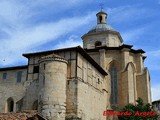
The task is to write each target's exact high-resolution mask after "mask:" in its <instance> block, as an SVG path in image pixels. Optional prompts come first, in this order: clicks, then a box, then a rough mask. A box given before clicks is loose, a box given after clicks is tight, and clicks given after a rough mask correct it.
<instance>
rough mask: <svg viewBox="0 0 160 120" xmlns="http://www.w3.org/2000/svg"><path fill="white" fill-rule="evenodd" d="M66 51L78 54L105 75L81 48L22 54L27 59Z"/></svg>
mask: <svg viewBox="0 0 160 120" xmlns="http://www.w3.org/2000/svg"><path fill="white" fill-rule="evenodd" d="M67 50H75V51H77V52H79V53H80V54H81V55H82V56H83V57H84V58H85V59H87V60H88V61H89V62H90V63H91V64H92V65H93V66H94V67H95V68H96V69H97V70H98V71H99V72H100V73H101V74H103V75H107V73H106V71H105V70H104V69H103V68H102V67H100V66H99V65H98V63H97V62H95V61H94V60H93V59H92V58H91V57H90V56H89V55H88V54H87V52H86V51H85V50H84V49H83V48H81V47H80V46H77V47H71V48H63V49H56V50H49V51H43V52H35V53H25V54H23V56H24V57H27V58H29V57H30V56H36V55H49V54H53V53H55V52H60V51H67Z"/></svg>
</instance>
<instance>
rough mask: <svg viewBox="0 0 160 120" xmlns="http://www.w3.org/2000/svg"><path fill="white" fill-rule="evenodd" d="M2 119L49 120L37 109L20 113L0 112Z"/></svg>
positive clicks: (0, 118)
mask: <svg viewBox="0 0 160 120" xmlns="http://www.w3.org/2000/svg"><path fill="white" fill-rule="evenodd" d="M0 120H47V119H46V118H44V117H42V116H41V115H40V114H39V113H38V112H37V111H33V110H32V111H22V112H18V113H13V112H10V113H0Z"/></svg>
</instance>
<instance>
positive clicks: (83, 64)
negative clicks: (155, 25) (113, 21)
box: [0, 11, 151, 120]
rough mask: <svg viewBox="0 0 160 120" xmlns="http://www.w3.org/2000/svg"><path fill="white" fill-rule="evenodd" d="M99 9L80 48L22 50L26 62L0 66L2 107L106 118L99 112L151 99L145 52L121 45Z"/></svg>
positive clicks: (58, 119)
mask: <svg viewBox="0 0 160 120" xmlns="http://www.w3.org/2000/svg"><path fill="white" fill-rule="evenodd" d="M106 17H107V14H106V13H105V12H103V11H100V12H99V13H97V25H96V27H95V28H93V29H91V30H90V31H89V32H88V33H87V34H85V35H84V36H82V39H83V47H84V48H81V47H80V46H78V47H73V48H65V49H58V50H50V51H44V52H37V53H27V54H23V56H24V57H26V58H28V65H27V66H19V67H11V68H1V69H0V99H1V101H0V112H17V111H22V110H38V112H39V113H41V114H42V115H43V116H44V117H46V118H47V119H50V120H65V119H66V120H74V119H75V120H106V119H107V117H106V116H103V111H105V110H108V109H115V110H117V109H119V108H122V107H123V106H124V105H125V104H127V103H133V104H135V100H136V99H137V98H138V97H141V98H142V99H143V100H144V102H146V103H151V93H150V79H149V72H148V70H147V68H144V66H143V62H144V59H145V57H144V56H143V53H144V51H143V50H141V49H139V50H134V49H132V46H131V45H125V44H123V40H122V37H121V35H120V33H119V32H117V31H115V30H114V29H113V28H112V27H111V26H109V25H108V24H107V21H106Z"/></svg>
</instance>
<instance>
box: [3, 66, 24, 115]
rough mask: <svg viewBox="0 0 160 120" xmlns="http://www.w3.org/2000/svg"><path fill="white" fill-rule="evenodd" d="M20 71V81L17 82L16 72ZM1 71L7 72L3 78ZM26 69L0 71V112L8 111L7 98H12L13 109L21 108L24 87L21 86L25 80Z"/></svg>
mask: <svg viewBox="0 0 160 120" xmlns="http://www.w3.org/2000/svg"><path fill="white" fill-rule="evenodd" d="M19 71H22V78H21V82H17V72H19ZM3 73H7V78H6V79H3V77H2V76H3ZM26 76H27V70H26V69H17V70H7V71H1V72H0V100H1V101H0V112H8V108H7V107H8V106H7V100H8V99H12V100H13V102H14V108H13V111H14V112H16V111H19V110H21V109H22V104H21V103H22V102H21V100H22V98H23V97H24V95H25V90H26V88H25V87H24V86H23V85H24V83H25V81H26Z"/></svg>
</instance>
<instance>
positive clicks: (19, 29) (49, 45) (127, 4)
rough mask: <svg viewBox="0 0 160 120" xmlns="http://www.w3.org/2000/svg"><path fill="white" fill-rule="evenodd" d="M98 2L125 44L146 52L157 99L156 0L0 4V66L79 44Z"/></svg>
mask: <svg viewBox="0 0 160 120" xmlns="http://www.w3.org/2000/svg"><path fill="white" fill-rule="evenodd" d="M101 2H103V3H104V10H105V11H106V12H107V13H108V24H110V25H111V26H112V27H113V28H114V29H116V30H117V31H119V32H120V33H121V35H122V38H123V40H124V43H125V44H131V45H134V48H135V49H139V48H141V49H143V50H145V51H146V53H145V55H146V56H147V59H146V60H145V66H147V67H148V69H149V71H150V75H151V87H152V98H153V99H152V100H157V99H160V40H159V38H160V12H159V11H160V0H143V1H142V0H26V1H25V0H0V45H1V47H0V67H8V66H16V65H24V64H27V59H25V58H24V57H23V56H22V54H23V53H28V52H36V51H43V50H51V49H56V48H63V47H71V46H77V45H82V40H81V36H82V35H83V34H84V33H86V32H87V31H88V30H89V29H91V28H92V27H93V26H94V25H96V16H95V14H96V13H97V12H98V11H99V10H100V7H99V4H100V3H101Z"/></svg>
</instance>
